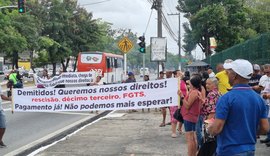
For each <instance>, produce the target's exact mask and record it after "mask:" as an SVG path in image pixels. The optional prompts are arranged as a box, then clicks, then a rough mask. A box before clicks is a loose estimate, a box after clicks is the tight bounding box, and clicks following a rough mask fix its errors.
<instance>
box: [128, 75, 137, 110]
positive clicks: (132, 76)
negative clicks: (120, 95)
mask: <svg viewBox="0 0 270 156" xmlns="http://www.w3.org/2000/svg"><path fill="white" fill-rule="evenodd" d="M127 75H128V78H127V79H126V81H125V83H133V82H136V79H135V76H134V74H133V72H128V74H127ZM129 112H138V111H137V110H136V109H132V110H131V111H129Z"/></svg>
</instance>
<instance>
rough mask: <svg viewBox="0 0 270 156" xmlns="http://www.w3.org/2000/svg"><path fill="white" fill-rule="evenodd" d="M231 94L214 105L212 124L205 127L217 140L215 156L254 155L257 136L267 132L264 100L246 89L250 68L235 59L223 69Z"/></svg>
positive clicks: (249, 64) (248, 63) (243, 61)
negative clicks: (230, 87)
mask: <svg viewBox="0 0 270 156" xmlns="http://www.w3.org/2000/svg"><path fill="white" fill-rule="evenodd" d="M226 70H227V72H228V77H229V83H230V84H231V85H232V86H233V88H232V90H231V91H229V92H228V93H226V94H225V95H223V96H221V97H220V98H219V100H218V102H217V106H216V115H215V120H214V122H213V123H212V124H210V126H209V127H208V132H209V134H211V135H212V136H217V150H216V152H217V156H221V155H222V156H223V155H226V156H227V155H229V156H234V155H240V154H241V155H250V156H252V155H254V151H255V144H256V132H257V128H258V126H259V128H260V132H261V133H266V132H268V130H269V123H268V121H267V115H266V108H265V104H264V101H263V99H262V98H261V97H260V96H259V95H258V94H257V93H255V92H254V91H253V90H252V88H251V87H250V86H249V85H248V82H249V79H250V78H251V75H252V73H253V69H252V64H251V63H250V62H249V61H247V60H242V59H238V60H235V61H233V62H231V63H229V64H228V66H226Z"/></svg>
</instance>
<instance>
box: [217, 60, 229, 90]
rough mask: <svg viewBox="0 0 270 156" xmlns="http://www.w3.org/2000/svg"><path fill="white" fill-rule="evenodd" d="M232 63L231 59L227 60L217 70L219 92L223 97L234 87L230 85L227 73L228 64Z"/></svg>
mask: <svg viewBox="0 0 270 156" xmlns="http://www.w3.org/2000/svg"><path fill="white" fill-rule="evenodd" d="M230 62H232V60H231V59H227V60H225V62H224V64H222V63H220V64H218V65H217V67H216V70H217V71H218V73H217V74H216V78H217V79H218V91H219V92H220V93H221V94H222V95H223V94H225V93H227V92H228V90H230V89H231V88H232V87H231V85H230V84H229V78H228V74H227V72H226V70H225V69H226V68H227V67H228V64H229V63H230Z"/></svg>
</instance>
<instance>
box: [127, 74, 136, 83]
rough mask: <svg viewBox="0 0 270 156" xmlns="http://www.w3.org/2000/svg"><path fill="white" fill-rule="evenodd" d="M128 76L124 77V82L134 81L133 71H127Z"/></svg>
mask: <svg viewBox="0 0 270 156" xmlns="http://www.w3.org/2000/svg"><path fill="white" fill-rule="evenodd" d="M127 75H128V78H127V79H126V81H125V83H132V82H136V79H135V77H134V74H133V72H128V74H127Z"/></svg>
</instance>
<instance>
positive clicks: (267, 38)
mask: <svg viewBox="0 0 270 156" xmlns="http://www.w3.org/2000/svg"><path fill="white" fill-rule="evenodd" d="M226 59H233V60H235V59H246V60H249V61H250V62H251V63H257V64H266V63H270V33H265V34H262V35H260V36H259V37H257V38H254V39H250V40H247V41H246V42H244V43H241V44H237V45H235V46H233V47H230V48H228V49H226V50H223V51H222V52H220V53H217V54H215V55H213V56H211V57H207V58H206V59H205V60H203V61H205V62H207V63H208V64H211V66H212V67H213V68H214V67H216V65H217V64H218V63H223V62H224V60H226Z"/></svg>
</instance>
